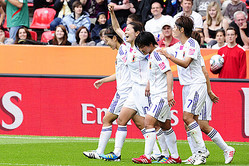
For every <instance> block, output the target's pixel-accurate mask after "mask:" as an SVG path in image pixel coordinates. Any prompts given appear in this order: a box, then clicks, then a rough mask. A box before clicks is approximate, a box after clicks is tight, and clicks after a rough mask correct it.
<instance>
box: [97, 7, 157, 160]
mask: <svg viewBox="0 0 249 166" xmlns="http://www.w3.org/2000/svg"><path fill="white" fill-rule="evenodd" d="M108 9H109V12H110V15H111V20H112V26H113V29H114V30H115V32H116V33H117V34H118V35H119V36H120V37H121V38H122V39H123V41H124V43H125V45H126V47H127V65H128V69H129V71H130V74H131V80H132V82H133V85H132V90H131V92H130V94H129V96H128V98H127V100H126V101H125V103H124V106H123V108H122V109H121V112H120V114H119V116H118V129H117V132H116V135H115V148H114V151H113V152H111V153H109V154H106V155H101V158H103V159H105V160H108V161H117V160H118V161H119V160H120V159H121V149H122V147H123V144H124V141H125V138H126V135H127V123H128V121H129V120H130V119H131V118H133V120H135V121H139V122H140V123H139V124H140V125H141V126H144V116H145V114H146V111H147V109H148V108H149V98H148V97H147V96H145V88H146V85H147V63H148V60H147V58H146V56H145V55H144V54H142V53H141V52H140V51H139V50H138V49H137V48H136V47H135V39H136V37H137V35H138V34H139V33H140V32H142V31H143V26H142V24H141V23H137V22H131V23H129V24H128V25H127V27H126V30H125V33H124V32H123V31H122V29H121V28H120V26H119V24H118V21H117V19H116V16H115V14H114V9H113V6H112V5H109V6H108ZM136 114H137V115H139V116H137V118H136V119H134V116H135V115H136ZM139 129H140V130H141V131H142V133H143V134H144V131H145V129H144V127H143V128H139ZM155 145H156V144H155ZM156 147H157V146H156ZM155 151H159V152H158V153H159V154H160V150H159V148H158V147H157V148H155Z"/></svg>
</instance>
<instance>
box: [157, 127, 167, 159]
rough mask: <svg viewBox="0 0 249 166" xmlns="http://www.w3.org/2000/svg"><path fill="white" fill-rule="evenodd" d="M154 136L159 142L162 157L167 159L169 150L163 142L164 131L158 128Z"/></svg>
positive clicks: (164, 141)
mask: <svg viewBox="0 0 249 166" xmlns="http://www.w3.org/2000/svg"><path fill="white" fill-rule="evenodd" d="M156 136H157V140H158V142H159V145H160V147H161V150H162V153H161V154H162V155H164V156H166V157H169V150H168V146H167V143H166V140H165V136H164V131H163V130H162V129H161V128H160V129H159V130H158V131H157V132H156Z"/></svg>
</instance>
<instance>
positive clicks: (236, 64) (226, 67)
mask: <svg viewBox="0 0 249 166" xmlns="http://www.w3.org/2000/svg"><path fill="white" fill-rule="evenodd" d="M236 37H237V34H236V30H235V29H234V28H233V27H229V28H227V30H226V42H227V45H226V46H225V47H222V48H220V49H219V50H218V54H219V55H221V56H223V58H224V64H223V67H222V68H221V70H220V71H219V78H246V70H247V69H246V52H245V49H244V48H243V47H241V46H240V45H238V44H237V43H236Z"/></svg>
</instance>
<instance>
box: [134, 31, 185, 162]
mask: <svg viewBox="0 0 249 166" xmlns="http://www.w3.org/2000/svg"><path fill="white" fill-rule="evenodd" d="M135 44H136V46H137V47H139V49H140V50H141V52H143V53H144V54H145V55H146V54H149V62H148V64H149V65H148V68H149V82H148V84H149V86H150V95H151V101H152V104H151V106H150V108H149V110H148V112H147V114H146V116H145V128H146V135H145V151H144V155H142V156H140V157H139V158H133V159H132V161H133V162H134V163H151V155H150V154H151V152H152V148H153V146H154V144H155V142H156V130H155V126H156V123H157V122H158V123H159V124H160V127H161V128H162V129H163V132H164V136H165V137H166V142H167V145H168V148H169V149H170V152H171V156H170V157H169V158H168V159H167V160H164V159H162V160H161V161H159V163H166V164H170V163H181V159H180V157H179V154H178V150H177V145H176V135H175V132H174V130H173V129H172V128H171V113H170V108H171V107H172V106H173V105H174V104H175V100H174V95H173V75H172V72H171V69H170V65H169V61H168V60H167V59H166V57H165V56H163V55H161V54H160V53H158V52H157V51H156V50H158V49H159V48H157V47H156V45H157V42H156V40H155V37H154V36H153V34H152V33H150V32H141V33H140V34H139V35H138V37H137V38H136V40H135Z"/></svg>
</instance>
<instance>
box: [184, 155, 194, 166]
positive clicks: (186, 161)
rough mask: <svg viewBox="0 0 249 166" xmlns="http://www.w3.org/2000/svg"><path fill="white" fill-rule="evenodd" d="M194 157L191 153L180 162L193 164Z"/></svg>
mask: <svg viewBox="0 0 249 166" xmlns="http://www.w3.org/2000/svg"><path fill="white" fill-rule="evenodd" d="M194 157H195V155H192V156H190V157H189V158H188V159H186V160H183V161H182V162H183V163H185V164H194V161H195V160H194Z"/></svg>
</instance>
